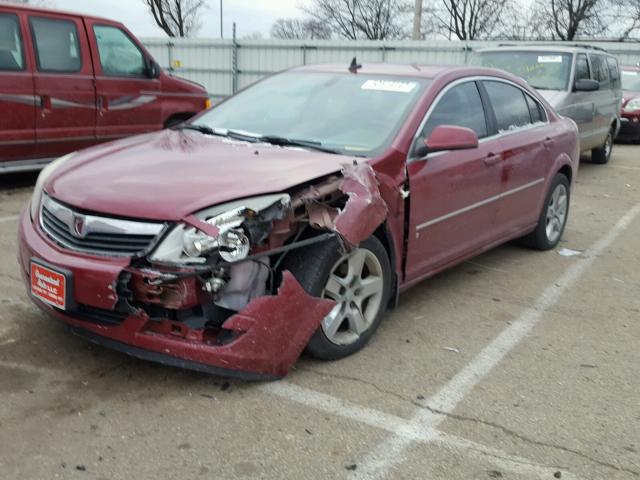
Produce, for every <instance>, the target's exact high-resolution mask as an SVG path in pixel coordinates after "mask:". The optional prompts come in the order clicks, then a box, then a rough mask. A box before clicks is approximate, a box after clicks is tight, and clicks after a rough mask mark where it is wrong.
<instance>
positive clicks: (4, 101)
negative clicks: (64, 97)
mask: <svg viewBox="0 0 640 480" xmlns="http://www.w3.org/2000/svg"><path fill="white" fill-rule="evenodd" d="M35 110H36V104H35V97H34V92H33V76H32V74H31V71H30V68H29V64H28V60H27V55H26V54H25V47H24V35H23V34H22V29H21V21H20V18H19V17H18V16H17V15H15V14H14V13H8V12H7V13H5V12H2V11H0V173H2V169H4V168H6V167H9V168H16V165H17V163H16V162H17V161H21V160H25V159H27V158H28V157H31V156H33V153H34V150H35V140H36V137H35Z"/></svg>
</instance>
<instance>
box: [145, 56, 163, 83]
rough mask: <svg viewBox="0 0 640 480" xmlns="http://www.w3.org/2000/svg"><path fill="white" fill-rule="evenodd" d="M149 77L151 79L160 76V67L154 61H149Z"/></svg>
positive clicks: (150, 59)
mask: <svg viewBox="0 0 640 480" xmlns="http://www.w3.org/2000/svg"><path fill="white" fill-rule="evenodd" d="M147 75H148V77H149V78H158V77H159V76H160V65H158V62H156V61H155V60H154V59H152V58H149V59H147Z"/></svg>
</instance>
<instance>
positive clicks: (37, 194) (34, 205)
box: [30, 153, 73, 221]
mask: <svg viewBox="0 0 640 480" xmlns="http://www.w3.org/2000/svg"><path fill="white" fill-rule="evenodd" d="M72 155H73V153H69V154H67V155H65V156H64V157H60V158H58V159H57V160H54V161H53V162H51V163H50V164H48V165H47V166H46V167H44V168H43V169H42V170H41V171H40V175H38V180H37V181H36V186H35V187H34V189H33V194H32V195H31V205H30V209H31V221H33V219H34V218H38V213H39V212H38V210H39V209H40V202H41V201H42V190H43V189H44V184H45V183H46V181H47V180H48V179H49V177H50V176H51V174H52V173H53V172H54V171H55V169H56V168H58V167H59V166H60V165H62V164H63V163H64V162H66V161H67V160H69V158H71V156H72Z"/></svg>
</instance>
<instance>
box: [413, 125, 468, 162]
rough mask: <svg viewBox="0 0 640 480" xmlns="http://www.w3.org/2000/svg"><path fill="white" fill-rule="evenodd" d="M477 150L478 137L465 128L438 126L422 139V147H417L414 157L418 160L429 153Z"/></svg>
mask: <svg viewBox="0 0 640 480" xmlns="http://www.w3.org/2000/svg"><path fill="white" fill-rule="evenodd" d="M472 148H478V135H477V134H476V132H474V131H473V130H471V129H470V128H466V127H457V126H454V125H439V126H437V127H436V128H434V129H433V132H431V135H429V137H428V138H425V139H423V145H418V146H417V147H416V149H415V151H414V155H415V156H416V157H418V158H422V157H425V156H427V154H429V153H434V152H443V151H445V150H469V149H472Z"/></svg>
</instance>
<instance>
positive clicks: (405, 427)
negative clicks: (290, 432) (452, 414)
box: [261, 380, 577, 480]
mask: <svg viewBox="0 0 640 480" xmlns="http://www.w3.org/2000/svg"><path fill="white" fill-rule="evenodd" d="M261 389H262V390H263V391H265V392H267V393H269V394H271V395H275V396H278V397H281V398H284V399H286V400H289V401H293V402H296V403H299V404H301V405H304V406H306V407H312V408H315V409H316V410H320V411H323V412H326V413H330V414H333V415H337V416H340V417H343V418H347V419H349V420H354V421H357V422H360V423H363V424H366V425H369V426H371V427H374V428H379V429H381V430H386V431H388V432H390V433H392V434H394V435H397V436H399V437H402V438H406V439H407V441H408V442H409V443H411V444H414V443H415V442H419V443H434V444H437V445H440V446H442V447H444V448H447V449H452V448H453V449H456V450H462V451H464V452H465V454H466V455H469V456H472V457H474V458H476V459H478V460H480V461H485V462H488V463H490V464H492V465H494V466H496V467H498V468H500V469H502V470H504V471H510V472H513V473H517V474H519V475H525V476H530V477H532V478H536V479H538V478H551V477H552V476H553V474H554V473H556V472H557V471H560V472H561V475H562V478H566V479H570V480H573V479H576V478H577V477H576V476H575V475H573V474H572V473H570V472H568V471H566V470H564V469H562V468H560V467H549V466H544V465H538V464H536V463H534V462H532V461H531V460H528V459H525V458H521V457H517V456H514V455H510V454H508V453H506V452H504V451H502V450H499V449H496V448H492V447H486V446H484V445H481V444H479V443H476V442H472V441H470V440H466V439H464V438H459V437H456V436H454V435H449V434H446V433H443V432H440V431H438V430H436V429H434V428H427V429H425V428H421V427H420V426H419V425H416V424H414V423H412V422H410V421H409V420H407V419H405V418H402V417H398V416H396V415H391V414H388V413H384V412H380V411H378V410H373V409H371V408H366V407H361V406H359V405H354V404H352V403H350V402H347V401H345V400H340V399H338V398H335V397H332V396H331V395H326V394H324V393H320V392H316V391H314V390H309V389H307V388H304V387H299V386H297V385H293V384H291V383H288V382H286V381H284V380H283V381H280V382H273V383H269V384H265V385H263V386H262V387H261ZM358 470H360V465H358V469H357V470H356V472H357V471H358Z"/></svg>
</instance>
